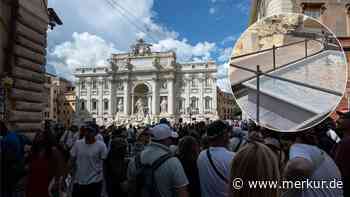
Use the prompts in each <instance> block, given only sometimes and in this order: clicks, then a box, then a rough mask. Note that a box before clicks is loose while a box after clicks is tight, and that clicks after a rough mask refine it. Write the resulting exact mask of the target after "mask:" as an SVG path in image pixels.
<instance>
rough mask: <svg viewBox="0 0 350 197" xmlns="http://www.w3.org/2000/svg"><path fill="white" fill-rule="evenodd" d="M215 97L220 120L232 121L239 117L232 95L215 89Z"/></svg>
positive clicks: (238, 110)
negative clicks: (216, 97)
mask: <svg viewBox="0 0 350 197" xmlns="http://www.w3.org/2000/svg"><path fill="white" fill-rule="evenodd" d="M217 96H218V99H217V100H218V105H217V106H218V115H219V118H220V119H221V120H233V119H235V118H237V116H238V115H240V113H241V112H240V109H239V107H238V105H237V104H236V101H235V98H234V96H233V94H232V93H230V92H224V91H222V90H220V88H217Z"/></svg>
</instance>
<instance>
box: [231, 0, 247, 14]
mask: <svg viewBox="0 0 350 197" xmlns="http://www.w3.org/2000/svg"><path fill="white" fill-rule="evenodd" d="M250 3H251V2H250V0H240V1H239V3H236V4H235V7H236V8H237V9H238V10H239V11H240V12H242V13H244V14H246V15H248V13H249V11H250Z"/></svg>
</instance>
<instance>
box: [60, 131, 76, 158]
mask: <svg viewBox="0 0 350 197" xmlns="http://www.w3.org/2000/svg"><path fill="white" fill-rule="evenodd" d="M78 139H79V133H78V127H76V126H74V125H73V126H71V127H70V129H67V130H66V131H65V132H64V134H63V135H62V137H61V139H60V144H61V145H62V146H63V148H64V149H65V150H66V151H68V152H69V150H70V149H71V148H72V147H73V145H74V143H75V142H76V141H77V140H78Z"/></svg>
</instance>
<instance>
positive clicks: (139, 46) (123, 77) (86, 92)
mask: <svg viewBox="0 0 350 197" xmlns="http://www.w3.org/2000/svg"><path fill="white" fill-rule="evenodd" d="M216 73H217V65H216V64H215V63H214V62H212V61H209V62H200V63H179V62H177V61H176V54H175V52H172V51H169V52H153V51H151V45H149V44H147V43H145V42H144V41H143V40H142V39H140V40H138V41H137V43H136V44H135V45H133V46H132V47H131V52H129V53H123V54H113V55H112V57H111V59H109V65H108V66H105V67H94V68H91V67H90V68H78V69H77V70H76V71H75V73H74V74H75V77H76V79H77V85H76V87H77V88H76V95H77V99H78V102H77V103H78V104H77V111H78V114H79V117H80V118H79V120H78V121H85V120H87V119H95V120H96V122H97V123H98V124H99V125H110V124H112V123H116V124H123V123H124V124H125V123H132V124H140V123H152V122H156V121H158V120H159V119H160V118H162V117H165V118H168V119H170V120H171V121H172V122H175V121H176V122H178V121H181V120H182V121H183V122H190V121H194V120H196V121H209V120H215V119H217V118H218V114H217V85H216Z"/></svg>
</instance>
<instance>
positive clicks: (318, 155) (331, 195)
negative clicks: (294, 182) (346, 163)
mask: <svg viewBox="0 0 350 197" xmlns="http://www.w3.org/2000/svg"><path fill="white" fill-rule="evenodd" d="M296 157H301V158H304V159H307V160H308V161H310V162H312V164H313V165H314V166H315V169H314V172H313V173H312V175H311V177H309V180H320V181H328V183H327V184H329V183H330V181H333V180H334V179H336V180H338V181H340V180H341V174H340V171H339V169H338V167H337V165H336V164H335V162H334V161H333V159H332V158H331V157H330V156H328V154H327V153H326V152H324V151H322V150H321V149H319V148H318V147H316V146H312V145H307V144H293V145H292V146H291V148H290V151H289V159H290V160H291V159H294V158H296ZM328 186H331V185H328ZM295 192H296V191H287V192H286V193H285V194H284V195H283V196H286V197H287V196H303V197H318V196H325V197H340V196H343V190H342V189H340V188H338V189H329V188H328V189H327V188H323V189H317V188H316V189H315V188H308V189H304V190H302V191H297V192H298V194H296V193H295Z"/></svg>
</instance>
